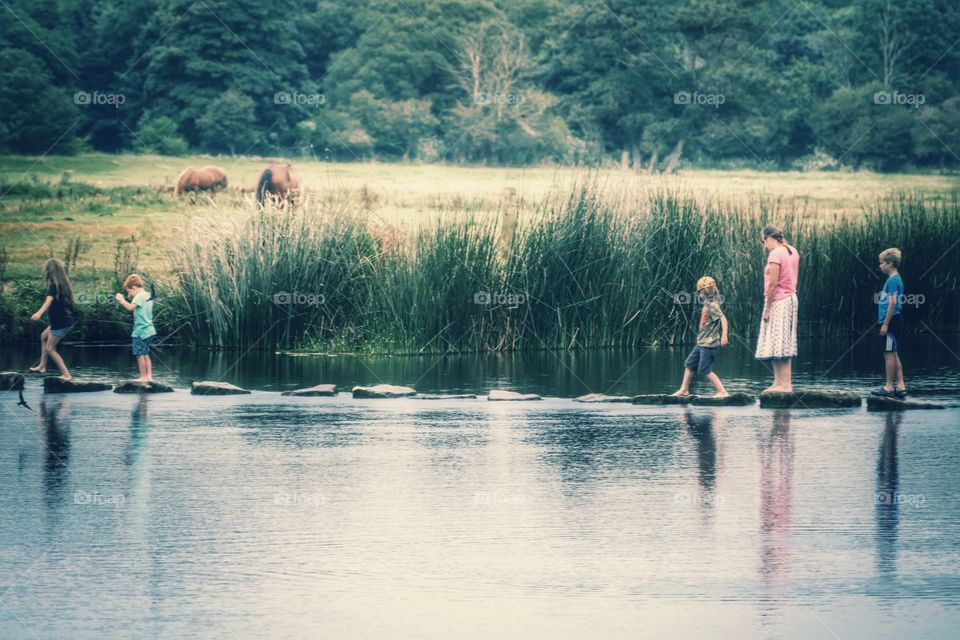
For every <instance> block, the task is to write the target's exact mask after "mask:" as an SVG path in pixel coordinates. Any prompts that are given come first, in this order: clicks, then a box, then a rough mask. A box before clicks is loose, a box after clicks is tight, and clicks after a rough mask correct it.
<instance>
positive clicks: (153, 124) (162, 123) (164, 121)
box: [134, 116, 190, 156]
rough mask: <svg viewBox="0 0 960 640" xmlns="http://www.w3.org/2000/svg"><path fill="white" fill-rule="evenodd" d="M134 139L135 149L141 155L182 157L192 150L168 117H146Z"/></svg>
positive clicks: (174, 123) (175, 124)
mask: <svg viewBox="0 0 960 640" xmlns="http://www.w3.org/2000/svg"><path fill="white" fill-rule="evenodd" d="M134 139H135V142H134V148H136V149H137V151H139V152H140V153H156V154H159V155H165V156H182V155H186V154H187V153H188V151H189V150H190V148H189V146H188V145H187V141H186V140H184V139H183V137H182V136H181V135H180V132H179V131H177V123H176V122H174V121H173V120H171V119H170V118H168V117H167V116H159V117H157V118H150V117H149V116H145V117H144V119H143V120H142V121H141V123H140V126H139V127H138V129H137V133H136V136H134Z"/></svg>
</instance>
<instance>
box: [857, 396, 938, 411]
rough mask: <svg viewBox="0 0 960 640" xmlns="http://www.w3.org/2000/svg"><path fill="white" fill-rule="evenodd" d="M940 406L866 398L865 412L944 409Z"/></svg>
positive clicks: (872, 397)
mask: <svg viewBox="0 0 960 640" xmlns="http://www.w3.org/2000/svg"><path fill="white" fill-rule="evenodd" d="M946 408H947V407H946V406H944V405H942V404H936V403H933V402H917V401H915V400H899V399H897V398H881V397H880V396H870V397H868V398H867V411H907V410H909V409H921V410H923V409H928V410H929V409H946Z"/></svg>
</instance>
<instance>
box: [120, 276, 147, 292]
mask: <svg viewBox="0 0 960 640" xmlns="http://www.w3.org/2000/svg"><path fill="white" fill-rule="evenodd" d="M133 287H140V288H141V289H142V288H143V278H141V277H140V276H138V275H137V274H135V273H131V274H130V275H128V276H127V279H126V280H124V281H123V288H124V289H132V288H133Z"/></svg>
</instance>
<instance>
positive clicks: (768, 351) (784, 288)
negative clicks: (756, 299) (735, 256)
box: [756, 224, 800, 392]
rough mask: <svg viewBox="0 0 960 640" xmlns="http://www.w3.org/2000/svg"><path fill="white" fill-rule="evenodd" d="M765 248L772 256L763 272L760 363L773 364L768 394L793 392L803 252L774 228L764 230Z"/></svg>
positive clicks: (758, 354)
mask: <svg viewBox="0 0 960 640" xmlns="http://www.w3.org/2000/svg"><path fill="white" fill-rule="evenodd" d="M763 246H764V248H765V249H766V250H767V251H769V252H770V254H769V255H768V256H767V266H766V268H765V269H764V270H763V292H764V301H763V320H762V321H761V322H760V335H759V337H758V338H757V354H756V357H757V360H772V361H773V384H772V385H771V386H770V387H769V388H767V389H766V391H788V392H789V391H793V377H792V376H793V372H792V369H791V360H790V359H791V358H795V357H796V355H797V308H798V306H799V305H798V304H797V278H798V276H799V273H800V252H799V251H797V249H796V247H793V246H791V245H789V244H787V242H786V241H784V239H783V231H781V230H780V229H779V228H777V227H775V226H774V225H772V224H771V225H767V226H766V227H764V228H763Z"/></svg>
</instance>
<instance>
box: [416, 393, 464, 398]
mask: <svg viewBox="0 0 960 640" xmlns="http://www.w3.org/2000/svg"><path fill="white" fill-rule="evenodd" d="M476 399H477V394H475V393H463V394H457V395H450V396H445V395H441V394H427V395H425V396H421V395H418V396H417V400H476Z"/></svg>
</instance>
